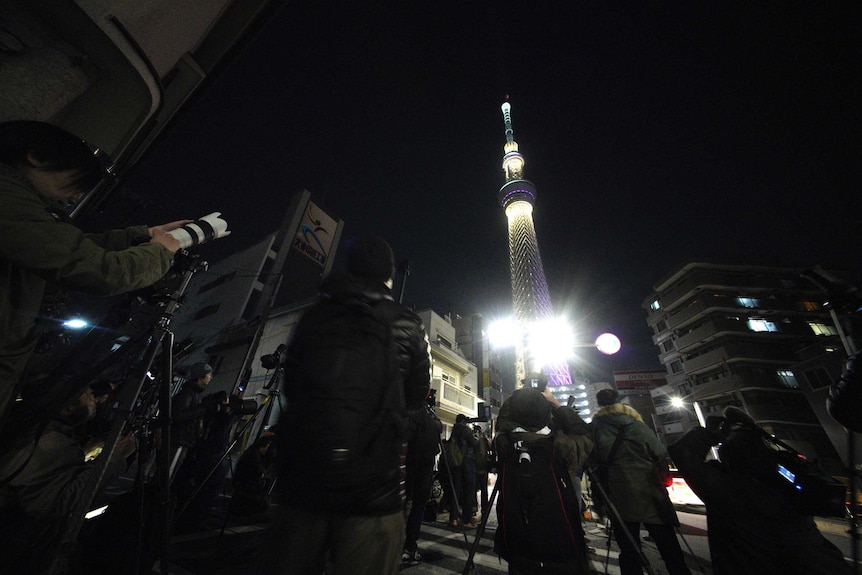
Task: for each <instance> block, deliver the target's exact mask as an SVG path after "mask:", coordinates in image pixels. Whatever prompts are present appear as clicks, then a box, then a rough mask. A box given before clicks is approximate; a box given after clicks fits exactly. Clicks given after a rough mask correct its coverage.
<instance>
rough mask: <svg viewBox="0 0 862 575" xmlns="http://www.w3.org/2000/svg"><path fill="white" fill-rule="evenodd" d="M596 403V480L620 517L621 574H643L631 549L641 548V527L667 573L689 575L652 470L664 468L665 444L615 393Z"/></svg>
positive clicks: (601, 395)
mask: <svg viewBox="0 0 862 575" xmlns="http://www.w3.org/2000/svg"><path fill="white" fill-rule="evenodd" d="M596 401H597V402H598V404H599V406H601V407H600V408H599V410H598V411H596V414H595V416H594V417H593V423H592V432H593V441H595V442H596V452H595V454H596V460H597V461H598V463H599V473H598V475H599V477H602V476H604V479H599V480H600V481H601V482H602V484H603V486H604V489H605V490H606V491H607V492H608V497H609V498H610V499H611V500H612V502H613V503H614V505H615V506H616V508H617V510H618V512H619V517H618V518H613V519H612V525H613V530H614V534H615V537H616V540H617V543H618V544H619V546H620V572H621V573H622V575H640V574H641V573H643V570H642V568H641V562H640V557H639V555H640V553H639V549H637V548H635V547H634V545H637V546H638V547H640V538H639V534H640V526H641V524H643V526H644V527H645V528H646V530H647V531H648V532H649V534H650V536H651V537H652V538H653V540H654V541H655V544H656V547H658V550H659V553H660V554H661V557H662V559H663V560H664V564H665V566H666V567H667V571H668V573H670V575H691V571H690V570H689V568H688V567H687V566H686V564H685V556H684V555H683V553H682V549H681V548H680V546H679V541H678V540H677V538H676V533H674V527H676V526H678V525H679V519H678V518H677V515H676V510H675V509H674V507H673V503H671V501H670V497H669V496H668V494H667V489H666V488H665V486H664V484H663V483H662V481H661V478H660V476H659V472H658V470H657V469H658V468H657V466H664V469H665V470H666V469H667V464H666V459H667V453H666V451H665V448H664V445H663V444H662V443H661V441H659V439H658V437H657V436H656V434H655V433H654V432H653V430H652V429H650V428H649V427H648V426H647V425H646V424H645V423H644V422H643V419H642V418H641V416H640V414H639V413H638V412H637V411H636V410H635V409H633V408H632V407H630V406H628V405H625V404H622V403H620V401H619V394H618V393H617V392H616V391H614V390H613V389H602V390H600V391H599V392H598V393H597V394H596ZM620 522H622V523H620ZM626 531H628V533H629V534H630V535H631V537H629V535H628V534H626Z"/></svg>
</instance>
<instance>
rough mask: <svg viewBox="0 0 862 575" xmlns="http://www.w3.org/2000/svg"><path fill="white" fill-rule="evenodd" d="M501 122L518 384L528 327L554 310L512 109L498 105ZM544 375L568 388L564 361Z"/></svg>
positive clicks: (525, 367)
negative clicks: (504, 131) (516, 339)
mask: <svg viewBox="0 0 862 575" xmlns="http://www.w3.org/2000/svg"><path fill="white" fill-rule="evenodd" d="M502 110H503V122H504V124H505V126H506V145H505V146H504V148H503V150H504V152H505V155H504V156H503V172H504V173H505V174H506V183H505V184H504V185H503V187H502V188H500V196H499V198H500V204H501V205H502V206H503V209H504V210H505V211H506V218H507V219H508V220H509V269H510V271H511V273H512V303H513V307H514V315H515V322H516V323H517V325H518V328H519V331H520V333H521V336H520V337H519V338H518V343H517V345H516V360H515V372H516V377H517V381H518V382H521V381H522V380H523V379H524V378H525V377H526V375H527V374H528V373H531V372H534V371H535V370H536V369H537V368H536V367H535V366H532V365H531V364H532V363H533V361H531V357H530V355H531V354H530V351H529V346H527V345H526V342H525V337H526V336H527V331H528V325H530V324H534V323H535V322H536V321H541V320H551V319H553V317H554V311H553V309H552V308H551V298H550V296H549V295H548V282H547V280H546V279H545V271H544V269H542V258H541V256H540V255H539V244H538V241H537V240H536V228H535V227H534V226H533V202H535V201H536V186H535V185H534V184H533V182H531V181H529V180H525V179H524V157H523V156H522V155H521V153H520V152H519V151H518V143H517V142H516V141H515V133H514V131H513V130H512V116H511V110H512V106H511V105H510V104H509V102H504V103H503V105H502ZM542 371H543V372H544V373H545V374H546V375H547V376H548V385H549V386H561V385H566V386H568V385H571V383H572V377H571V374H570V373H569V366H568V365H567V364H566V363H565V362H559V363H554V364H551V365H544V366H542Z"/></svg>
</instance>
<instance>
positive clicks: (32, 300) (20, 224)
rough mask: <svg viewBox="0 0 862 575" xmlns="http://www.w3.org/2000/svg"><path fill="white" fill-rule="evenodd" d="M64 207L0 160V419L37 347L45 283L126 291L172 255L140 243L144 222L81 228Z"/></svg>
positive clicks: (152, 278)
mask: <svg viewBox="0 0 862 575" xmlns="http://www.w3.org/2000/svg"><path fill="white" fill-rule="evenodd" d="M62 208H63V206H61V205H59V204H56V203H54V202H51V201H49V200H47V199H46V198H43V197H42V196H40V195H39V194H38V193H37V192H36V189H35V188H34V187H33V186H32V185H31V184H30V182H29V181H28V180H27V179H26V178H24V177H23V176H21V175H20V174H19V173H18V171H17V170H15V169H14V168H12V167H10V166H7V165H5V164H0V423H2V420H3V418H4V416H5V413H6V410H7V409H8V406H9V404H10V403H11V402H12V401H14V395H15V392H14V390H15V389H16V388H17V386H18V385H19V383H20V379H21V377H22V374H23V373H24V371H25V368H26V365H27V361H28V360H29V359H30V357H31V356H32V354H33V351H34V350H35V348H36V343H37V340H38V337H39V333H38V331H37V318H39V317H40V315H41V314H40V309H41V308H42V305H43V300H44V299H45V294H46V289H48V288H60V289H64V290H70V291H79V292H84V293H89V294H94V295H111V294H118V293H123V292H127V291H132V290H136V289H140V288H144V287H146V286H149V285H151V284H153V283H154V282H156V281H157V280H158V279H159V278H161V277H162V276H164V275H165V273H167V271H168V269H169V268H170V265H171V261H172V259H173V255H172V254H171V252H170V250H168V249H166V248H165V247H164V246H161V245H159V244H156V243H141V242H148V240H149V239H150V238H149V231H148V229H147V227H146V226H137V227H131V228H127V229H124V230H113V231H109V232H106V233H103V234H87V233H84V232H82V231H81V230H79V229H78V228H76V227H75V226H74V225H72V224H70V223H67V222H66V221H65V218H64V217H63V215H62V214H64V213H65V212H64V211H63V209H62ZM135 244H139V245H135Z"/></svg>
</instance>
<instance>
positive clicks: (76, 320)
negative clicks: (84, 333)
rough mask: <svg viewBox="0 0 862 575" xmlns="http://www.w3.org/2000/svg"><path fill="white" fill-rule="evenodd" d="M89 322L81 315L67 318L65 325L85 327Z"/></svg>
mask: <svg viewBox="0 0 862 575" xmlns="http://www.w3.org/2000/svg"><path fill="white" fill-rule="evenodd" d="M88 325H89V324H88V323H87V322H86V321H84V320H83V319H81V318H79V317H74V318H72V319H67V320H66V321H64V322H63V326H64V327H67V328H69V329H84V328H85V327H87V326H88Z"/></svg>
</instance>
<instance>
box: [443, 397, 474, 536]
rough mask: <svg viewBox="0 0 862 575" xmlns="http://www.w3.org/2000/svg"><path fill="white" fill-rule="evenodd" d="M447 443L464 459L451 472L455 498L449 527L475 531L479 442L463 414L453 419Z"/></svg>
mask: <svg viewBox="0 0 862 575" xmlns="http://www.w3.org/2000/svg"><path fill="white" fill-rule="evenodd" d="M449 441H453V442H455V444H456V445H457V446H458V449H460V450H461V453H462V454H463V457H464V458H463V460H462V461H461V465H459V466H458V467H455V468H453V469H452V470H451V472H452V484H453V485H454V490H455V493H454V495H455V497H453V498H452V499H451V500H450V503H449V505H450V507H449V525H450V526H452V527H458V525H459V524H460V525H461V526H462V527H463V528H464V529H475V528H476V524H475V523H473V502H474V501H475V500H476V446H477V445H478V444H479V441H478V440H477V439H476V437H474V436H473V430H472V429H470V426H468V425H467V416H466V415H464V414H463V413H459V414H458V416H457V417H456V418H455V426H454V427H452V433H451V434H450V435H449ZM456 498H457V502H456V501H455V499H456ZM459 507H460V509H459ZM459 519H460V523H459Z"/></svg>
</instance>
